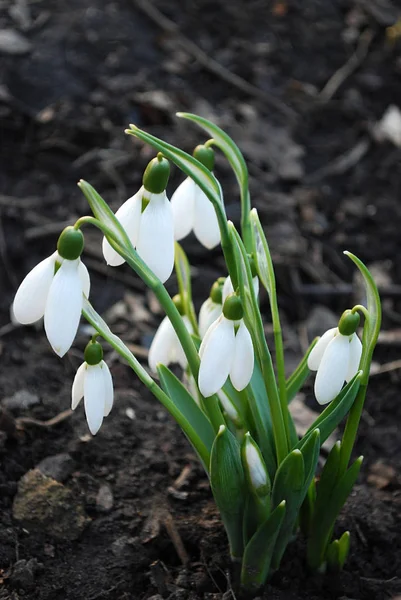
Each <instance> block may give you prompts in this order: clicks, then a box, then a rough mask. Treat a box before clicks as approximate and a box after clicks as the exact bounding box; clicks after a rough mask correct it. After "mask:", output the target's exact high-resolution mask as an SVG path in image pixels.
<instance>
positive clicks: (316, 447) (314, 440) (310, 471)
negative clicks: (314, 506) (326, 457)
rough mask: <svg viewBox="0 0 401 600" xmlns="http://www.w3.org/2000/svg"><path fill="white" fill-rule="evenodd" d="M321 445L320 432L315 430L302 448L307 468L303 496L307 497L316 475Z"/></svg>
mask: <svg viewBox="0 0 401 600" xmlns="http://www.w3.org/2000/svg"><path fill="white" fill-rule="evenodd" d="M320 445H321V444H320V430H319V429H315V430H314V431H312V433H311V435H310V436H309V438H308V439H307V441H306V442H305V444H304V445H303V446H302V448H301V452H302V456H303V458H304V467H305V480H304V493H303V496H306V493H307V490H308V488H309V485H310V483H311V481H312V479H313V477H314V475H315V473H316V467H317V462H318V460H319V452H320ZM303 500H304V498H302V502H303Z"/></svg>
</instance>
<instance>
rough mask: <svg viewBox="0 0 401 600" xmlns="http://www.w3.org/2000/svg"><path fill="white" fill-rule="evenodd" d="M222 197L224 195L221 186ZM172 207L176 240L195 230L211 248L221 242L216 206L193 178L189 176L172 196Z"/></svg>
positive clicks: (201, 239) (198, 236) (203, 242)
mask: <svg viewBox="0 0 401 600" xmlns="http://www.w3.org/2000/svg"><path fill="white" fill-rule="evenodd" d="M216 181H217V179H216ZM219 187H220V186H219ZM220 197H221V198H222V197H223V194H222V191H221V188H220ZM171 207H172V209H173V216H174V236H175V239H176V240H181V239H182V238H184V237H186V236H187V235H188V234H189V233H190V231H192V230H193V232H194V234H195V235H196V237H197V238H198V240H199V241H200V243H201V244H202V245H203V246H205V247H206V248H208V249H209V250H211V249H212V248H214V247H215V246H217V244H219V242H220V229H219V223H218V220H217V216H216V212H215V210H214V206H213V204H212V203H211V202H210V200H209V198H208V197H207V196H206V194H205V193H204V192H203V191H202V190H201V189H200V187H199V186H198V185H197V184H196V183H195V181H194V180H193V179H191V178H190V177H187V178H186V179H185V180H184V181H183V182H182V183H181V184H180V185H179V186H178V188H177V189H176V191H175V192H174V194H173V195H172V197H171Z"/></svg>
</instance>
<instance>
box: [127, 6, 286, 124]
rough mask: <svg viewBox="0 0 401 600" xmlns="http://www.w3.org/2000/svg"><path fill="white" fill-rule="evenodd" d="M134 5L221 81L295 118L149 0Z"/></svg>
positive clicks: (274, 98)
mask: <svg viewBox="0 0 401 600" xmlns="http://www.w3.org/2000/svg"><path fill="white" fill-rule="evenodd" d="M133 1H134V3H135V4H136V6H137V7H138V8H139V9H140V10H141V11H142V12H144V13H145V14H146V15H147V16H148V17H149V19H151V20H152V21H153V22H154V23H156V25H158V26H159V27H160V28H161V29H163V31H165V32H167V33H169V34H173V35H175V37H176V41H177V43H178V44H180V46H181V47H183V48H184V49H185V50H186V51H187V52H188V54H191V55H192V56H193V57H194V58H195V59H196V60H197V61H198V62H199V63H200V64H201V65H202V66H203V67H205V69H207V70H208V71H210V72H211V73H213V74H214V75H217V77H220V79H222V80H223V81H226V82H227V83H229V84H230V85H232V86H234V87H236V88H237V89H239V90H241V92H244V93H245V94H248V95H250V96H254V97H255V98H259V99H260V100H263V102H264V103H265V105H267V106H270V107H271V108H274V109H275V110H277V111H278V112H280V113H281V114H283V115H284V116H286V117H287V118H289V119H293V120H294V119H296V117H297V114H296V113H295V111H294V110H293V109H292V108H290V107H288V106H286V105H285V104H283V103H282V102H281V101H280V100H279V99H278V98H276V97H274V96H273V95H271V94H268V93H267V92H265V91H263V90H261V89H259V88H258V87H256V86H255V85H253V84H252V83H249V82H248V81H246V80H245V79H243V78H242V77H240V76H239V75H236V74H235V73H231V71H229V70H228V69H226V68H225V67H223V65H221V64H220V63H219V62H217V61H216V60H215V59H214V58H211V57H210V56H208V55H207V53H206V52H204V51H203V50H202V49H201V48H199V46H197V45H196V44H195V43H194V42H193V41H192V40H190V39H188V38H187V37H186V36H185V35H184V34H182V33H181V32H180V31H179V29H178V26H177V25H176V23H174V22H173V21H171V20H170V19H168V18H167V17H166V16H165V15H163V14H162V13H161V12H160V11H159V10H158V9H157V8H156V7H155V6H154V5H153V4H152V2H150V0H133Z"/></svg>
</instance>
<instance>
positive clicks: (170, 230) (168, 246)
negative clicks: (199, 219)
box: [137, 192, 174, 283]
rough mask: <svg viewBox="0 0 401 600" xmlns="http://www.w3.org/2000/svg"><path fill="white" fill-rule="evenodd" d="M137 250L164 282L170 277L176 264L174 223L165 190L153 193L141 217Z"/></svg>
mask: <svg viewBox="0 0 401 600" xmlns="http://www.w3.org/2000/svg"><path fill="white" fill-rule="evenodd" d="M137 251H138V254H139V256H140V257H141V258H142V260H143V261H144V262H145V263H146V264H147V266H148V267H149V268H150V269H151V270H152V271H153V273H154V274H155V275H156V277H158V278H159V279H160V281H161V282H162V283H164V282H165V281H166V280H167V279H168V278H169V277H170V275H171V272H172V270H173V266H174V224H173V212H172V210H171V204H170V202H169V201H168V199H167V196H166V194H165V192H163V193H162V194H151V197H150V202H149V204H148V206H147V207H146V208H145V210H144V212H143V213H142V217H141V225H140V229H139V238H138V244H137Z"/></svg>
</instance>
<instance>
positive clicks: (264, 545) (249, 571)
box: [241, 500, 286, 593]
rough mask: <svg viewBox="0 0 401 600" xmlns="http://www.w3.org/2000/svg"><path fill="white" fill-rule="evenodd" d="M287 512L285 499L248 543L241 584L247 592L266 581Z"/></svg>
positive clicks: (253, 591) (253, 590) (257, 587)
mask: <svg viewBox="0 0 401 600" xmlns="http://www.w3.org/2000/svg"><path fill="white" fill-rule="evenodd" d="M285 512H286V503H285V500H284V501H283V502H281V503H280V504H279V505H278V506H277V507H276V508H275V509H274V511H273V512H272V513H271V515H270V517H269V518H268V519H267V521H265V523H263V525H261V526H260V527H259V529H258V530H257V532H256V533H255V534H254V535H253V536H252V538H251V540H250V541H249V542H248V544H247V545H246V548H245V552H244V557H243V561H242V570H241V585H242V587H243V589H244V590H245V591H246V592H250V593H255V592H257V590H258V589H259V588H260V587H261V586H262V585H263V584H264V583H265V582H266V579H267V577H268V575H269V572H270V565H271V560H272V554H273V551H274V547H275V545H276V542H277V538H278V536H279V534H280V529H281V526H282V523H283V520H284V517H285ZM280 535H281V534H280Z"/></svg>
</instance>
